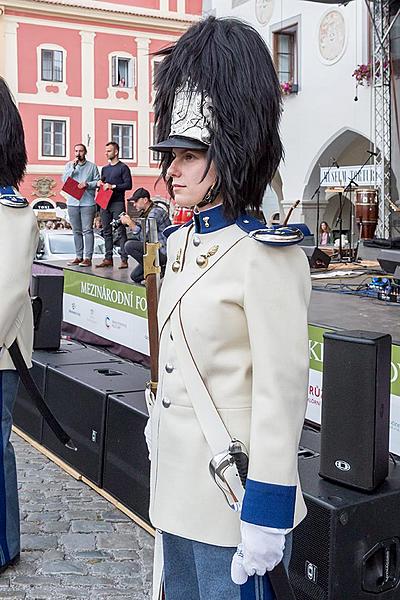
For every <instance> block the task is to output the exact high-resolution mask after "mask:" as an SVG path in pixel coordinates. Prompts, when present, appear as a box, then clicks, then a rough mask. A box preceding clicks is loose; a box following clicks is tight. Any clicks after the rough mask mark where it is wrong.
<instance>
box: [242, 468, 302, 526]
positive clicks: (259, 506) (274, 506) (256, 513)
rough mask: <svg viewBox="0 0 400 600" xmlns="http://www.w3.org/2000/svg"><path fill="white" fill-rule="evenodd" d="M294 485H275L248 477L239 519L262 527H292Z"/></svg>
mask: <svg viewBox="0 0 400 600" xmlns="http://www.w3.org/2000/svg"><path fill="white" fill-rule="evenodd" d="M295 501H296V486H295V485H277V484H274V483H262V482H261V481H253V480H252V479H248V480H247V482H246V493H245V495H244V499H243V508H242V514H241V519H242V521H246V522H247V523H253V524H254V525H262V526H263V527H277V528H278V529H288V528H290V527H293V522H294V508H295Z"/></svg>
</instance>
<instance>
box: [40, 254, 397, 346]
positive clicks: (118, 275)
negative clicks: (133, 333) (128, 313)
mask: <svg viewBox="0 0 400 600" xmlns="http://www.w3.org/2000/svg"><path fill="white" fill-rule="evenodd" d="M97 262H100V261H97ZM130 262H131V263H132V265H131V264H130V265H129V268H128V269H118V264H119V260H118V261H115V264H114V266H113V267H109V268H103V269H96V267H95V265H93V266H92V267H89V268H82V267H77V266H69V265H68V264H67V261H52V262H47V261H46V262H42V261H37V262H36V263H35V267H36V268H40V267H43V269H44V270H47V269H49V268H52V269H58V270H67V271H72V272H75V273H79V274H85V275H90V276H92V277H96V278H99V277H100V278H102V279H108V280H111V281H116V282H119V283H123V284H126V285H129V286H132V289H133V288H135V289H137V288H143V286H138V285H137V284H133V283H132V280H131V279H130V273H131V271H132V270H133V269H134V268H135V266H136V263H135V262H134V261H133V260H132V261H130ZM40 270H42V269H40ZM35 272H37V271H35ZM350 272H352V274H351V275H350ZM334 273H335V275H336V274H337V276H335V277H332V275H333V274H334ZM347 273H349V275H347ZM374 275H384V273H383V272H382V270H381V269H380V267H379V264H378V263H377V262H375V261H363V262H362V263H340V264H332V265H330V267H329V269H327V270H326V271H321V270H320V269H319V270H313V272H312V277H313V280H312V284H313V291H312V295H311V304H310V309H309V319H308V321H309V323H310V324H311V325H315V326H317V327H325V328H329V329H366V330H373V331H379V332H382V333H389V334H390V335H391V336H392V338H393V343H394V344H398V345H400V318H399V317H400V305H398V304H393V303H389V302H382V301H380V300H377V299H374V298H366V297H361V296H356V295H348V294H345V293H338V290H336V291H333V289H332V286H334V287H335V288H338V287H339V286H340V285H342V286H348V285H349V286H353V287H354V286H357V285H358V286H360V285H363V284H365V283H366V282H367V281H368V280H370V278H371V277H372V276H374ZM314 277H317V278H314Z"/></svg>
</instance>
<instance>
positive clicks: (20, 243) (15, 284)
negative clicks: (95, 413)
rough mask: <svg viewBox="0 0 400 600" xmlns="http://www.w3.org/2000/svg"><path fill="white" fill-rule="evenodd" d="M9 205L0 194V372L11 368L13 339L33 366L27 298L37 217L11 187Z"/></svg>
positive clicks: (30, 316)
mask: <svg viewBox="0 0 400 600" xmlns="http://www.w3.org/2000/svg"><path fill="white" fill-rule="evenodd" d="M4 189H7V190H9V192H10V196H9V198H10V203H11V204H12V196H13V195H14V196H15V207H13V206H6V205H4V204H2V196H1V195H0V256H1V267H0V370H4V369H14V368H15V367H14V363H13V362H12V360H11V357H10V355H9V353H8V351H7V348H8V347H9V346H11V344H12V343H13V342H14V340H15V338H17V340H18V345H19V347H20V350H21V353H22V355H23V357H24V360H25V362H26V364H27V365H28V367H30V366H31V365H32V363H31V357H32V342H33V318H32V308H31V301H30V297H29V284H30V279H31V270H32V262H33V259H34V256H35V251H36V247H37V242H38V235H39V232H38V227H37V223H36V217H35V214H34V212H33V210H32V209H31V207H30V206H29V205H22V208H21V207H20V205H19V202H18V199H19V200H20V202H21V204H22V198H21V197H20V196H19V194H18V193H16V192H15V190H13V189H12V188H3V190H4Z"/></svg>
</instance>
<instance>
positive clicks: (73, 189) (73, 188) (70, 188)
mask: <svg viewBox="0 0 400 600" xmlns="http://www.w3.org/2000/svg"><path fill="white" fill-rule="evenodd" d="M78 185H79V181H76V179H72V177H67V180H66V182H65V183H64V185H63V186H62V190H63V192H67V194H69V195H70V196H72V197H73V198H75V199H76V200H80V199H81V198H82V196H83V194H84V193H85V189H86V188H79V187H78Z"/></svg>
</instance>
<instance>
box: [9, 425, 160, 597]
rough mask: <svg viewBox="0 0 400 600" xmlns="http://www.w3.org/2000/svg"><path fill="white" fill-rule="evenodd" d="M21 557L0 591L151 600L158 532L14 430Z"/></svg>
mask: <svg viewBox="0 0 400 600" xmlns="http://www.w3.org/2000/svg"><path fill="white" fill-rule="evenodd" d="M12 440H13V444H14V448H15V450H16V455H17V468H18V478H19V492H20V509H21V543H22V551H21V561H20V562H19V564H18V565H16V566H15V567H13V568H10V569H8V570H7V571H6V572H5V573H4V574H3V575H1V576H0V599H1V600H3V598H21V599H24V600H28V599H29V600H31V599H32V600H33V599H34V600H53V599H57V600H67V599H73V598H84V599H86V600H94V599H96V600H106V599H107V600H108V599H112V600H148V599H149V598H150V585H151V562H152V551H153V538H152V536H151V535H150V534H148V533H147V532H145V531H144V530H142V529H141V528H139V527H138V526H137V525H136V524H135V523H133V522H132V521H131V520H130V519H129V518H128V517H126V516H125V515H124V514H123V513H121V512H120V511H119V510H117V509H116V508H114V506H113V505H112V504H110V503H109V502H107V500H105V499H104V498H102V497H101V496H99V495H98V494H97V493H96V492H95V491H94V490H92V489H91V488H90V487H88V486H87V485H85V484H84V483H82V482H80V481H76V480H75V479H74V478H73V477H71V476H70V475H68V474H67V473H65V472H64V471H63V470H62V469H60V468H59V467H58V466H57V465H55V464H54V463H52V462H51V461H49V460H48V459H47V458H46V457H44V456H43V455H42V454H40V453H39V452H38V451H36V450H35V449H34V448H32V447H31V446H30V445H29V444H28V443H27V442H25V441H24V440H22V439H21V438H19V437H18V436H16V435H15V434H13V438H12Z"/></svg>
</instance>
